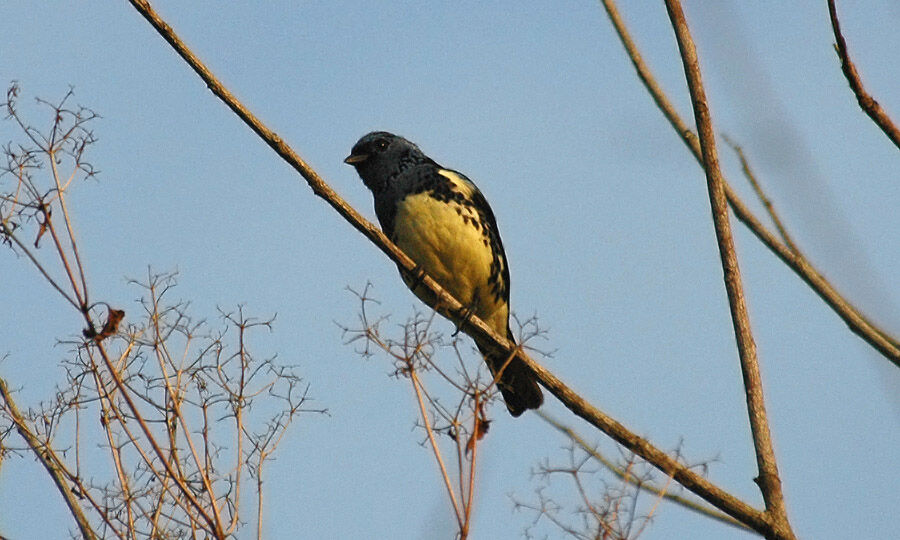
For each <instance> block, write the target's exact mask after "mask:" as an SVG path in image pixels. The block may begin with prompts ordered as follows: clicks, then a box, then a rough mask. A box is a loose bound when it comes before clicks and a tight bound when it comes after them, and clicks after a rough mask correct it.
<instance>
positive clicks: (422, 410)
mask: <svg viewBox="0 0 900 540" xmlns="http://www.w3.org/2000/svg"><path fill="white" fill-rule="evenodd" d="M409 380H410V382H412V385H413V389H414V390H415V393H416V400H417V401H418V403H419V414H421V415H422V425H423V426H424V427H425V433H427V434H428V442H429V443H430V444H431V450H432V451H433V452H434V458H435V460H436V461H437V463H438V467H439V468H440V470H441V478H442V479H443V481H444V487H446V488H447V496H448V497H450V503H451V504H452V505H453V513H454V514H455V515H456V523H457V526H458V527H459V530H460V534H462V533H463V531H464V530H465V521H464V517H463V512H462V510H461V509H460V507H459V502H458V501H457V500H456V493H455V492H454V491H453V484H452V483H451V482H450V475H449V474H448V473H447V466H446V465H444V458H443V457H442V456H441V450H440V448H438V445H437V441H435V440H434V430H432V429H431V421H430V420H429V419H428V408H427V407H426V406H425V400H424V398H423V397H422V389H421V385H422V383H421V382H420V381H419V376H418V375H417V374H416V371H415V369H414V368H413V366H412V365H410V369H409Z"/></svg>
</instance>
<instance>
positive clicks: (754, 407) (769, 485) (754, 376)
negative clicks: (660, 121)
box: [666, 0, 793, 537]
mask: <svg viewBox="0 0 900 540" xmlns="http://www.w3.org/2000/svg"><path fill="white" fill-rule="evenodd" d="M666 9H667V10H668V12H669V19H671V21H672V27H673V28H674V29H675V37H676V39H677V40H678V49H679V50H680V51H681V59H682V63H683V64H684V74H685V77H686V78H687V84H688V90H690V94H691V102H692V104H693V108H694V120H695V122H696V124H697V132H698V134H699V137H700V148H701V150H702V154H703V168H704V169H705V171H706V183H707V188H708V191H709V202H710V206H711V207H712V216H713V224H714V226H715V230H716V240H717V242H718V244H719V255H720V257H721V259H722V270H723V271H724V274H725V276H724V278H725V290H726V292H727V293H728V305H729V308H730V309H731V321H732V324H733V325H734V335H735V339H736V341H737V347H738V354H739V356H740V361H741V375H742V376H743V378H744V389H745V391H746V395H747V409H748V412H749V416H750V430H751V432H752V434H753V446H754V449H755V450H756V463H757V467H758V469H759V477H758V479H757V482H758V484H759V487H760V490H761V491H762V495H763V499H764V500H765V503H766V511H767V513H769V514H771V516H772V518H773V520H774V522H775V525H776V527H777V528H778V529H779V530H780V533H781V534H782V535H783V536H786V537H791V536H793V533H792V532H791V528H790V524H789V522H788V518H787V510H786V508H785V506H784V495H783V494H782V492H781V480H780V479H779V478H778V466H777V464H776V461H775V451H774V449H773V447H772V436H771V433H770V432H769V420H768V417H767V415H766V405H765V400H764V398H763V387H762V377H761V376H760V371H759V360H758V358H757V355H756V343H754V341H753V332H752V330H751V328H750V315H749V313H748V312H747V304H746V301H745V300H744V289H743V285H742V283H741V270H740V266H739V264H738V259H737V253H736V252H735V249H734V238H733V237H732V234H731V223H730V221H729V219H728V201H727V200H726V197H725V179H724V178H722V171H721V170H720V169H719V157H718V153H717V152H716V138H715V134H714V133H713V127H712V117H711V115H710V112H709V104H708V103H707V101H706V92H705V91H704V89H703V80H702V76H701V74H700V60H699V59H698V57H697V49H696V48H695V47H694V41H693V39H692V38H691V34H690V29H689V28H688V25H687V21H686V20H685V18H684V12H683V10H682V9H681V3H680V2H679V1H678V0H666Z"/></svg>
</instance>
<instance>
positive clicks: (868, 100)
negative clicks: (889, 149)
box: [828, 0, 900, 148]
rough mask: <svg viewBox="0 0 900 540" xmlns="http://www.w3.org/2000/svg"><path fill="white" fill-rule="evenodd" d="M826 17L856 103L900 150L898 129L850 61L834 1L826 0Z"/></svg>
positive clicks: (842, 69) (899, 132) (835, 48)
mask: <svg viewBox="0 0 900 540" xmlns="http://www.w3.org/2000/svg"><path fill="white" fill-rule="evenodd" d="M828 16H829V17H830V18H831V28H832V29H833V30H834V40H835V42H836V43H835V46H834V50H835V51H836V52H837V55H838V58H839V59H840V60H841V71H843V72H844V77H846V78H847V82H848V83H849V84H850V89H851V90H853V93H854V94H855V95H856V101H857V102H858V103H859V106H860V108H861V109H862V110H863V112H864V113H866V114H867V115H868V116H869V118H871V119H872V121H873V122H875V125H877V126H878V127H879V128H880V129H881V131H883V132H884V134H885V135H887V137H888V139H890V140H891V142H892V143H894V146H896V147H897V148H900V129H898V128H897V126H895V125H894V122H893V121H892V120H891V117H890V116H888V114H887V113H886V112H884V109H882V108H881V105H879V104H878V102H877V101H876V100H875V98H874V97H872V95H871V94H869V93H868V92H866V89H865V88H864V87H863V83H862V79H860V77H859V72H857V71H856V66H855V65H853V62H852V61H851V60H850V53H849V52H848V51H847V42H846V41H845V40H844V35H843V34H841V23H840V21H838V16H837V8H835V6H834V0H828Z"/></svg>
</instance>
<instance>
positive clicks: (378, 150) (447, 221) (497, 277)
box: [344, 131, 544, 416]
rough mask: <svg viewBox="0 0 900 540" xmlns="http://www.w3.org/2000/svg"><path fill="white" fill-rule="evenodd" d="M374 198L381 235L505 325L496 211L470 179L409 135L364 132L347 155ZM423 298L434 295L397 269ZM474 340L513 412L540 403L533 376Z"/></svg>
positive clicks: (491, 322)
mask: <svg viewBox="0 0 900 540" xmlns="http://www.w3.org/2000/svg"><path fill="white" fill-rule="evenodd" d="M344 162H345V163H348V164H350V165H353V166H354V167H355V168H356V172H357V173H359V176H360V178H362V181H363V183H364V184H365V185H366V187H368V188H369V189H370V190H371V191H372V195H373V196H374V198H375V214H376V215H377V216H378V221H379V222H380V223H381V228H382V230H383V231H384V233H385V234H386V235H387V236H388V237H389V238H390V239H391V241H392V242H394V243H395V244H397V246H398V247H399V248H400V249H402V250H403V251H404V252H405V253H406V254H407V255H409V257H410V258H411V259H412V260H413V261H415V262H416V264H417V265H418V266H419V267H420V268H421V269H423V270H424V271H425V272H426V273H427V274H428V275H429V276H430V277H432V278H433V279H434V280H435V281H437V282H438V283H440V284H441V286H442V287H443V288H444V289H446V290H447V292H449V293H450V294H451V295H453V297H454V298H456V299H457V300H459V302H460V303H461V304H462V305H463V306H465V307H466V308H468V309H469V310H471V313H474V314H475V315H477V316H478V318H479V319H481V320H483V321H484V322H485V323H486V324H487V325H488V326H490V327H491V328H492V329H493V330H494V331H495V332H496V333H498V334H500V335H506V336H507V339H509V340H510V341H513V336H512V332H510V330H509V268H508V266H507V264H506V254H505V253H504V252H503V243H502V242H501V241H500V232H499V231H498V229H497V221H496V220H495V219H494V213H493V212H492V211H491V207H490V206H489V205H488V203H487V200H486V199H485V198H484V195H482V194H481V192H480V191H479V190H478V188H477V187H476V186H475V184H474V183H472V181H471V180H469V179H468V178H466V177H465V176H463V175H462V174H461V173H458V172H456V171H453V170H450V169H445V168H444V167H441V166H440V165H438V164H437V163H436V162H435V161H434V160H432V159H431V158H429V157H428V156H426V155H425V154H424V153H422V151H421V150H419V147H418V146H416V145H415V144H413V143H411V142H410V141H408V140H406V139H404V138H403V137H400V136H398V135H393V134H391V133H387V132H384V131H375V132H372V133H369V134H368V135H365V136H364V137H363V138H361V139H360V140H359V142H357V143H356V145H354V146H353V150H352V151H351V152H350V155H349V156H348V157H347V158H346V159H345V160H344ZM401 277H403V280H404V282H405V283H406V285H407V286H408V287H409V288H410V289H411V290H412V291H413V293H415V295H416V296H418V297H419V299H421V300H422V301H423V302H425V303H426V304H428V305H429V306H431V307H434V306H435V299H434V298H433V297H432V295H430V294H429V293H428V291H427V290H425V289H424V288H423V287H421V286H419V284H418V283H417V281H416V279H415V278H413V277H412V276H409V275H406V273H404V272H401ZM476 345H478V348H479V350H481V352H482V354H483V355H484V360H485V362H486V363H487V366H488V368H489V369H490V370H491V373H492V374H493V375H494V376H495V377H496V374H497V372H498V371H500V370H502V371H500V377H499V380H498V387H499V388H500V393H501V394H502V395H503V400H504V401H505V402H506V407H507V408H508V409H509V412H510V414H512V415H513V416H519V415H520V414H522V413H523V412H524V411H525V410H526V409H537V408H538V407H540V406H541V403H543V401H544V396H543V394H542V393H541V389H540V388H539V387H538V385H537V381H536V380H535V376H534V374H533V373H532V372H531V370H530V369H529V368H528V367H527V366H526V365H525V363H524V362H522V361H521V360H519V359H518V358H513V360H512V361H510V362H509V363H508V365H506V367H505V368H504V367H503V366H504V364H506V362H507V359H508V358H509V356H508V355H506V354H501V355H497V354H491V353H490V352H488V350H487V347H482V346H481V345H480V344H478V343H476Z"/></svg>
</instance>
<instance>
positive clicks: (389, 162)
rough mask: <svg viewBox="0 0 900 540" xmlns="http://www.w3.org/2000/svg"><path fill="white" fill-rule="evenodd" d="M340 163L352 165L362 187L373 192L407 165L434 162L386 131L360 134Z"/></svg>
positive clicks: (406, 142) (415, 147) (386, 183)
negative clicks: (360, 179)
mask: <svg viewBox="0 0 900 540" xmlns="http://www.w3.org/2000/svg"><path fill="white" fill-rule="evenodd" d="M344 163H347V164H348V165H353V166H354V167H355V168H356V172H357V173H359V176H360V178H362V181H363V183H364V184H365V185H366V187H368V188H369V189H370V190H372V192H373V193H376V194H377V193H380V192H382V191H384V190H385V189H386V188H387V187H389V186H390V184H391V182H392V181H393V180H394V179H395V178H397V177H398V176H399V175H400V173H402V172H403V171H405V170H407V169H409V168H410V167H414V166H416V165H420V164H424V163H428V164H434V162H433V161H432V160H431V159H430V158H428V157H427V156H426V155H425V154H423V153H422V151H421V150H419V147H418V146H416V145H415V144H413V143H411V142H409V141H407V140H406V139H404V138H403V137H401V136H399V135H394V134H393V133H388V132H387V131H373V132H372V133H369V134H366V135H364V136H363V137H362V138H361V139H360V140H359V141H357V143H356V144H355V145H353V150H351V151H350V155H349V156H347V158H346V159H344Z"/></svg>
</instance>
